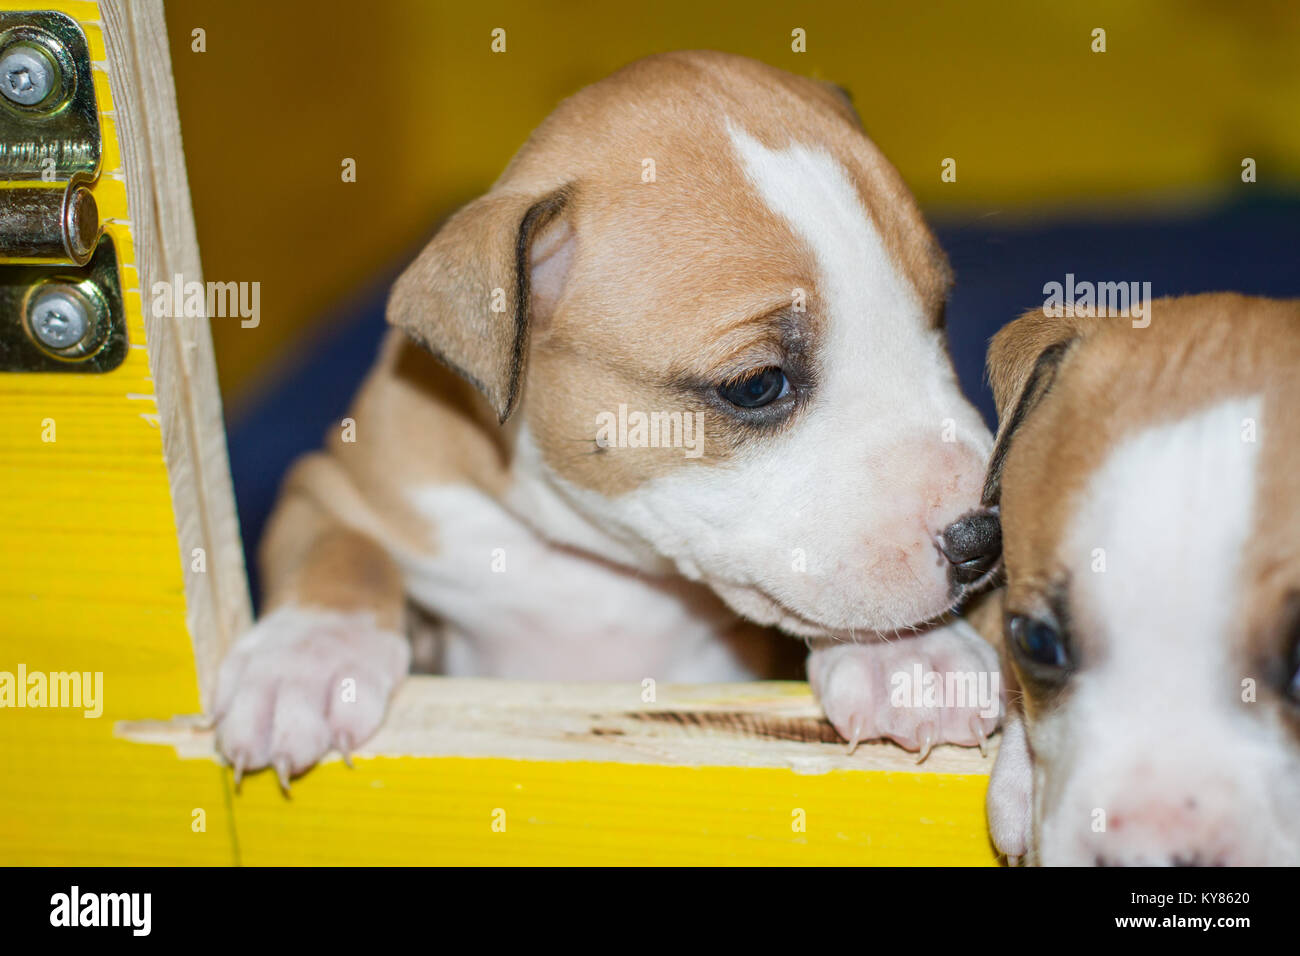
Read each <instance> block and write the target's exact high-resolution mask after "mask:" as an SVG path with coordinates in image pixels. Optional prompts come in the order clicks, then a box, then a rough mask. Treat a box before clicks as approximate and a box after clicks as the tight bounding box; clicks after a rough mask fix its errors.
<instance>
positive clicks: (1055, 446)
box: [984, 294, 1300, 865]
mask: <svg viewBox="0 0 1300 956" xmlns="http://www.w3.org/2000/svg"><path fill="white" fill-rule="evenodd" d="M1151 316H1152V322H1151V325H1150V327H1149V328H1134V327H1133V325H1132V323H1131V322H1130V321H1129V320H1128V319H1122V318H1082V317H1066V318H1058V319H1051V318H1045V317H1044V316H1043V314H1041V313H1040V312H1034V313H1030V314H1028V315H1026V316H1024V317H1023V318H1021V319H1019V320H1017V321H1016V322H1013V323H1012V324H1011V325H1009V326H1007V327H1006V328H1005V329H1003V330H1002V331H1001V332H999V333H998V335H997V336H996V337H995V338H994V340H993V344H992V348H991V350H990V354H989V373H990V377H991V379H992V382H993V388H994V391H995V393H996V397H997V403H998V413H999V416H1000V419H1001V422H1002V425H1001V428H1000V430H999V435H998V442H997V446H996V449H995V451H994V455H993V460H992V464H991V466H990V473H989V479H988V483H987V486H986V490H985V495H984V502H985V504H986V505H988V506H994V505H997V504H999V502H1000V504H1001V515H1002V525H1003V536H1004V546H1005V556H1004V561H1005V566H1006V575H1007V587H1006V591H1005V595H1004V609H1003V619H1004V623H1005V641H1006V645H1007V646H1006V654H1005V657H1006V659H1007V661H1008V675H1007V682H1008V684H1010V682H1012V681H1016V682H1018V685H1019V693H1012V694H1010V698H1011V699H1012V700H1013V701H1015V703H1014V705H1009V706H1008V713H1007V718H1006V726H1005V727H1004V730H1003V737H1002V746H1001V750H1000V752H999V755H998V760H997V764H996V767H995V769H994V773H993V779H992V783H991V786H990V789H989V798H988V810H989V823H990V827H991V830H992V835H993V839H994V842H995V844H996V845H997V847H998V848H999V849H1000V850H1001V851H1002V852H1004V853H1005V854H1007V855H1008V857H1009V858H1012V859H1013V860H1014V859H1021V858H1023V859H1025V860H1027V861H1029V862H1038V863H1042V864H1136V865H1169V864H1173V865H1178V864H1260V863H1268V864H1283V863H1285V864H1296V863H1300V818H1298V817H1297V815H1296V812H1295V809H1296V807H1297V806H1300V674H1298V673H1297V671H1298V670H1300V647H1298V646H1297V642H1298V640H1300V481H1298V480H1297V474H1300V380H1298V379H1297V375H1296V372H1297V369H1300V301H1289V302H1281V301H1270V300H1266V299H1257V298H1248V297H1246V296H1241V295H1231V294H1215V295H1198V296H1189V297H1186V298H1179V299H1161V300H1157V301H1156V302H1154V303H1152V311H1151Z"/></svg>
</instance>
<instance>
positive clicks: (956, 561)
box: [938, 508, 1002, 584]
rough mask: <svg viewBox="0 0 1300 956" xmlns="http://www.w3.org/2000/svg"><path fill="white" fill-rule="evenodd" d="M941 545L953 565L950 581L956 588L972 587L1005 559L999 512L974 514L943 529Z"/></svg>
mask: <svg viewBox="0 0 1300 956" xmlns="http://www.w3.org/2000/svg"><path fill="white" fill-rule="evenodd" d="M938 543H939V550H940V551H942V552H943V556H944V557H945V558H947V559H948V561H949V563H951V565H952V567H950V568H949V569H948V575H949V577H951V578H952V580H953V581H954V582H956V583H957V584H971V583H972V582H974V581H978V580H979V579H980V578H982V577H983V576H984V575H985V574H987V573H988V572H989V571H990V570H992V568H993V566H994V565H995V564H997V563H998V558H1000V557H1001V556H1002V521H1001V520H1000V519H999V517H998V513H997V511H996V510H993V509H987V508H985V509H981V510H979V511H972V512H970V513H969V514H965V515H962V516H961V517H960V518H958V519H957V520H956V521H954V522H953V523H952V524H950V525H948V527H946V528H944V529H943V533H942V534H940V535H939V542H938Z"/></svg>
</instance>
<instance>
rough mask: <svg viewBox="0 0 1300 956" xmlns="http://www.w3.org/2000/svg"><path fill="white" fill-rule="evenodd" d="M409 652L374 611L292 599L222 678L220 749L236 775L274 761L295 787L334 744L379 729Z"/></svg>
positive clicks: (243, 645) (260, 627) (217, 716)
mask: <svg viewBox="0 0 1300 956" xmlns="http://www.w3.org/2000/svg"><path fill="white" fill-rule="evenodd" d="M410 656H411V651H410V645H409V643H408V642H407V640H406V638H405V637H404V636H402V635H401V634H397V633H394V632H392V631H387V630H383V629H381V628H378V627H376V626H375V623H374V617H373V615H371V614H369V613H353V614H345V613H342V612H336V611H325V610H319V609H304V608H298V607H293V606H286V607H281V608H278V609H276V610H275V611H273V612H271V613H270V614H268V615H267V616H266V617H264V618H262V619H261V620H260V621H258V622H257V624H256V625H255V626H254V627H253V629H252V630H251V631H249V632H248V633H247V634H245V635H244V636H243V637H242V638H240V639H239V641H238V642H237V643H236V644H235V647H234V649H233V650H231V652H230V653H229V654H228V655H227V656H226V659H225V660H224V661H223V662H222V664H221V671H220V673H219V674H218V677H217V698H216V707H215V709H214V711H213V720H214V722H215V724H216V728H217V749H218V750H220V751H221V753H222V754H223V755H224V756H225V758H226V759H227V760H228V761H230V764H231V766H233V767H234V768H235V778H236V781H238V779H239V777H240V776H241V775H242V774H243V773H244V771H246V770H257V769H259V768H261V767H266V766H273V767H275V770H276V773H277V774H278V775H279V777H280V783H281V785H282V786H284V787H286V789H287V787H288V782H289V778H290V777H293V776H296V775H298V774H300V773H302V772H303V771H305V770H307V769H308V768H309V767H310V766H312V764H314V763H316V762H317V761H318V760H320V758H321V757H323V756H324V755H325V754H326V753H327V752H329V751H330V750H332V749H337V750H339V751H341V752H342V753H343V754H344V756H345V757H346V756H347V754H348V753H349V752H350V751H351V749H352V748H353V747H356V746H357V745H358V744H360V743H362V742H363V741H365V740H367V739H368V738H369V737H370V736H371V735H372V734H373V733H374V732H375V731H376V730H377V729H378V728H379V724H380V722H381V721H382V720H383V719H384V711H385V710H386V709H387V707H388V698H389V696H390V695H391V694H392V693H393V691H394V690H395V689H396V688H397V685H398V684H399V683H400V682H401V680H402V678H403V677H404V676H405V675H406V672H407V667H408V666H409V664H410Z"/></svg>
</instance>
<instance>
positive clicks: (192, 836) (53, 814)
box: [0, 0, 247, 864]
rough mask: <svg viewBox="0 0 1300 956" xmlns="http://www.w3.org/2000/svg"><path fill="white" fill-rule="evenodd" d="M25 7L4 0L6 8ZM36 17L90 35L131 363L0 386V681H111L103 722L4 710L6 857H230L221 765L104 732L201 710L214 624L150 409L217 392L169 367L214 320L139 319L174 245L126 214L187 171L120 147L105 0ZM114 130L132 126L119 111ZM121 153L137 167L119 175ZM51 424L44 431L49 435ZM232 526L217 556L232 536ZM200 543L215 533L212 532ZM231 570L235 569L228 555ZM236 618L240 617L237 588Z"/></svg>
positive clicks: (163, 427)
mask: <svg viewBox="0 0 1300 956" xmlns="http://www.w3.org/2000/svg"><path fill="white" fill-rule="evenodd" d="M33 6H34V5H33V4H32V3H30V2H27V3H15V2H12V0H0V8H3V9H6V10H14V9H32V8H33ZM38 6H39V7H40V8H42V9H57V10H61V11H63V12H65V13H68V14H69V15H70V16H72V17H73V18H74V19H76V20H78V21H79V22H80V23H81V24H82V26H83V29H84V31H85V33H86V36H87V39H88V40H89V45H90V51H91V59H92V61H93V75H94V82H95V93H96V97H97V100H98V104H99V110H100V128H101V131H102V134H103V137H104V156H103V164H102V171H101V174H100V177H99V179H98V181H97V182H96V184H95V186H94V194H95V199H96V201H97V202H98V205H99V209H100V213H101V217H102V218H103V220H104V222H105V223H106V229H107V231H108V233H109V234H110V235H111V236H112V237H113V240H114V242H115V243H116V245H117V251H118V256H119V259H120V262H121V282H122V289H123V292H124V299H125V306H126V317H127V334H128V337H129V339H130V349H129V354H128V356H127V359H126V361H125V362H124V363H123V364H122V365H121V366H120V367H118V368H117V369H115V370H114V371H112V372H110V373H108V374H105V375H50V374H45V375H42V374H12V373H6V374H3V375H0V529H3V531H0V535H2V536H3V546H2V547H0V670H3V671H8V672H10V673H13V672H15V671H16V669H17V668H18V667H19V666H20V665H23V666H25V667H26V668H27V669H28V670H29V671H41V672H66V671H72V670H76V671H86V672H92V673H93V672H101V673H102V674H103V682H104V707H103V713H102V715H101V716H100V717H98V718H91V719H88V718H86V717H84V716H83V714H82V712H81V711H79V710H66V709H53V708H42V709H28V708H24V709H14V710H9V709H6V710H3V711H0V765H2V766H3V772H4V778H5V786H4V787H2V788H0V863H4V864H15V863H27V864H31V863H94V864H99V863H145V862H150V863H164V862H173V863H175V862H190V863H228V862H231V861H232V860H233V858H234V855H233V851H232V846H233V843H232V836H231V835H232V832H233V831H232V826H231V818H230V811H229V803H228V800H227V796H228V794H227V790H226V786H225V783H224V781H223V778H222V774H221V772H220V771H219V770H218V769H217V768H215V767H213V766H211V765H208V766H203V765H199V764H194V763H185V762H178V761H176V760H175V759H170V758H169V756H168V755H167V754H165V753H163V752H161V751H158V750H156V749H148V748H140V747H133V746H131V745H128V744H126V743H124V742H122V741H120V740H116V739H115V738H114V737H113V732H112V728H113V723H114V721H116V720H122V719H133V718H142V717H149V716H159V715H170V714H176V713H192V712H194V711H196V710H198V709H199V707H200V695H199V686H198V682H197V680H196V671H195V652H194V647H193V646H192V644H191V640H190V634H189V630H188V628H187V614H188V615H189V616H190V619H191V622H192V623H193V625H194V628H195V635H196V638H199V639H206V638H204V635H205V634H208V633H210V629H209V626H208V624H207V623H206V622H205V620H204V613H205V612H204V611H203V608H204V607H205V605H204V603H203V602H204V598H203V592H204V588H205V587H207V586H209V585H208V582H207V581H196V580H194V579H193V578H191V579H190V580H189V581H188V582H187V580H186V577H185V575H184V574H183V572H182V564H181V551H182V550H186V549H187V546H188V545H189V544H190V543H191V542H192V541H194V537H195V536H194V535H193V534H191V533H190V532H189V531H184V533H183V534H182V535H180V536H178V533H177V521H176V519H175V512H174V511H173V507H172V488H173V485H180V486H185V485H186V484H188V483H189V482H188V480H187V479H186V478H185V475H186V472H187V470H188V471H189V472H190V473H191V474H193V473H196V472H197V471H198V470H199V468H198V466H197V465H196V464H195V462H196V459H195V456H194V454H193V453H192V452H191V451H190V450H189V449H188V448H186V447H185V446H186V443H187V441H188V439H187V438H185V429H184V427H183V426H182V425H180V424H179V423H178V417H179V413H178V412H177V411H176V410H175V409H174V408H172V407H171V406H170V405H169V406H168V407H167V408H160V402H159V397H160V396H170V397H171V398H172V399H175V397H176V395H177V393H178V392H184V391H186V390H189V391H190V393H191V394H193V395H195V396H196V398H197V399H198V400H200V401H205V402H209V403H211V402H213V401H215V399H216V390H215V379H212V380H211V381H210V382H209V383H208V384H207V385H203V384H202V377H201V376H192V377H191V378H190V379H189V380H188V382H186V381H184V380H183V378H182V377H181V376H180V375H179V374H178V372H177V364H176V363H177V362H178V361H179V359H177V358H173V359H169V358H168V357H167V356H168V355H172V356H179V355H180V354H182V353H184V352H186V351H187V350H188V352H189V355H190V360H189V361H190V366H191V367H198V366H201V365H203V364H204V362H206V363H207V364H208V366H209V369H208V371H209V372H210V371H211V368H210V365H211V357H210V350H208V351H207V352H205V350H204V347H203V345H202V334H200V333H203V334H205V333H206V325H203V327H202V329H201V330H197V331H196V332H195V338H194V339H184V338H181V337H180V334H179V331H178V330H177V329H176V328H175V327H174V326H168V325H161V326H160V325H159V324H158V323H153V322H152V321H150V322H146V319H145V311H146V310H145V309H144V308H143V307H142V294H141V292H142V289H144V290H147V289H148V288H149V285H148V276H150V275H153V274H155V273H156V272H157V271H158V270H159V269H160V268H166V267H167V263H164V262H161V261H160V260H158V257H157V255H156V253H154V252H146V255H147V256H148V258H147V259H146V258H143V257H142V255H141V253H142V251H145V250H149V249H157V248H158V243H159V241H160V238H161V239H163V240H164V241H169V242H170V241H176V242H178V243H179V246H184V245H185V239H184V237H183V236H181V237H179V239H177V237H176V236H175V235H174V234H173V233H171V232H168V231H167V229H165V228H163V227H158V228H154V227H151V226H150V225H149V223H148V222H146V221H144V220H136V219H133V216H134V215H136V214H137V213H139V214H141V215H144V216H147V217H148V218H149V220H150V221H151V220H152V219H153V218H155V216H156V215H157V214H156V213H155V212H150V211H149V207H150V202H149V201H148V197H149V196H150V195H151V194H153V192H154V190H156V189H158V188H161V186H162V180H161V179H157V180H156V179H155V178H154V169H155V164H156V163H159V162H171V163H174V164H175V165H176V166H178V167H179V168H181V169H182V175H183V164H182V163H181V162H180V160H179V158H178V157H177V156H174V155H172V156H171V158H170V159H168V158H167V157H168V156H169V155H170V153H169V152H168V151H167V150H163V151H161V152H158V153H154V152H153V151H152V150H149V151H146V150H145V149H144V145H145V140H144V139H143V138H141V139H140V140H139V143H138V144H137V146H138V148H133V149H131V150H123V149H121V148H120V147H121V145H122V129H123V124H121V123H120V121H121V120H123V119H128V117H127V115H126V114H128V113H131V112H136V111H138V110H139V109H141V108H142V107H140V105H139V100H138V97H137V94H138V93H139V87H138V86H136V85H135V84H134V83H132V82H123V77H124V76H127V77H133V76H136V75H137V71H135V70H134V68H125V69H124V67H123V64H122V60H123V55H122V53H121V51H120V49H119V51H118V53H117V55H116V57H114V55H113V53H112V51H111V50H110V48H109V45H108V44H106V42H105V25H106V24H105V21H103V20H101V16H100V10H99V8H98V7H97V6H96V5H95V4H93V3H80V2H74V3H42V4H39V5H38ZM105 7H106V9H105V11H104V12H105V14H109V13H111V12H112V11H111V10H110V9H109V7H113V8H116V9H117V10H118V11H119V12H120V11H121V9H122V5H120V4H113V5H107V4H106V5H105ZM131 9H132V13H133V15H142V16H158V17H160V16H161V11H160V6H159V4H157V3H156V2H146V3H140V4H136V3H132V4H131ZM118 19H119V23H120V21H121V17H120V16H119V18H118ZM160 22H161V21H159V23H160ZM155 29H157V27H155ZM113 46H117V43H116V42H115V43H114V44H113ZM164 54H165V48H164ZM115 61H116V65H115ZM165 67H166V57H165V55H164V56H163V58H162V60H161V62H157V61H155V62H153V63H152V69H153V70H155V71H156V72H157V73H158V74H159V75H161V74H162V72H163V71H165ZM118 94H124V95H123V98H122V99H119V98H118ZM128 104H130V105H128ZM137 115H138V113H137ZM172 120H173V122H174V114H173V116H172ZM125 125H127V126H129V127H131V128H133V129H134V128H135V127H134V126H133V125H132V123H131V121H130V120H129V119H128V122H127V124H125ZM131 135H132V137H133V140H134V138H135V137H136V136H138V135H139V134H138V133H132V134H131ZM128 161H129V162H132V163H135V167H134V168H129V167H128V166H126V165H124V164H126V163H128ZM172 188H174V187H172ZM186 201H188V200H186ZM146 236H151V237H152V238H150V239H149V241H148V243H147V245H146V246H144V247H143V248H142V246H141V245H140V244H138V243H137V242H136V241H135V240H136V239H137V238H142V237H146ZM189 243H190V245H191V246H192V245H193V237H192V235H191V236H190V239H189ZM185 268H189V266H186V267H185ZM145 269H147V270H148V271H147V272H142V270H145ZM142 275H143V276H144V277H145V278H144V279H143V280H142ZM196 342H197V344H194V343H196ZM146 345H148V346H149V348H146ZM205 355H206V358H205V357H204V356H205ZM205 391H206V394H205ZM163 404H168V403H163ZM213 409H215V415H216V428H217V432H216V438H215V439H214V438H213V435H212V434H211V433H209V435H208V442H209V452H208V455H209V460H208V464H207V467H209V468H216V469H218V470H219V469H220V468H223V467H224V466H225V460H224V454H225V449H224V439H221V442H222V443H221V445H220V448H219V454H218V453H217V452H216V451H213V450H212V448H213V447H214V446H215V442H216V440H217V439H220V405H219V403H218V404H216V405H215V406H212V405H209V407H208V412H207V416H208V418H209V420H210V419H211V416H212V414H213ZM50 422H52V423H53V428H54V432H53V437H54V440H53V441H45V440H43V439H44V438H47V437H50V433H49V431H48V429H47V424H48V423H50ZM209 427H211V426H210V425H209ZM165 453H166V455H167V458H168V459H169V462H168V461H165V460H164V454H165ZM200 457H201V456H200ZM218 458H219V459H220V461H217V459H218ZM169 463H170V465H171V473H170V476H169V469H168V464H169ZM224 494H225V496H226V500H225V501H224V503H223V504H224V508H225V510H226V512H227V514H228V515H233V502H232V501H231V500H229V490H228V488H227V489H226V491H225V492H224ZM185 496H186V492H185V491H184V489H183V487H182V489H181V494H179V495H178V497H177V501H178V502H180V509H179V510H180V511H181V512H182V515H183V519H182V522H181V525H182V528H183V529H188V528H190V527H191V526H192V524H193V522H194V521H195V515H197V514H198V513H199V511H196V510H194V506H193V504H192V503H190V502H189V501H187V500H186V497H185ZM221 507H222V506H221V505H219V506H218V507H217V511H218V512H220V510H221ZM199 510H201V509H199ZM224 533H225V535H226V543H225V545H224V547H226V548H227V549H229V548H230V547H231V541H230V540H229V529H227V530H226V531H225V532H224ZM208 540H211V541H213V542H219V541H221V540H222V538H221V535H220V534H216V533H214V534H213V537H212V538H211V539H208ZM221 546H222V545H217V547H221ZM237 546H238V543H237V540H236V541H234V547H237ZM226 561H227V562H228V563H230V564H233V563H234V562H233V558H232V557H231V555H230V554H229V553H228V554H227V556H226ZM213 563H214V562H213V561H212V560H211V559H210V560H209V566H211V565H212V564H213ZM187 564H188V562H187ZM241 580H242V568H241ZM187 583H188V585H189V587H188V589H187ZM245 587H246V586H245ZM187 590H188V592H189V593H188V595H187ZM187 597H188V601H187ZM221 600H222V601H223V602H229V603H226V604H223V606H224V607H225V609H226V614H227V615H228V619H230V620H235V619H238V618H239V615H240V613H241V610H240V607H241V605H240V600H239V598H238V590H237V588H232V589H231V590H230V591H229V592H228V593H226V594H225V596H223V597H222V599H221ZM206 606H207V607H208V608H211V607H212V602H209V603H208V604H207V605H206ZM242 613H243V614H244V615H245V617H246V615H247V597H246V592H245V597H244V601H243V611H242ZM208 616H209V617H211V618H212V620H214V621H215V620H217V619H218V618H219V617H220V615H216V614H209V615H208ZM196 808H197V809H202V810H204V811H205V814H206V829H205V830H204V831H202V832H195V831H194V830H193V829H192V827H191V815H192V811H193V810H194V809H196Z"/></svg>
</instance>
